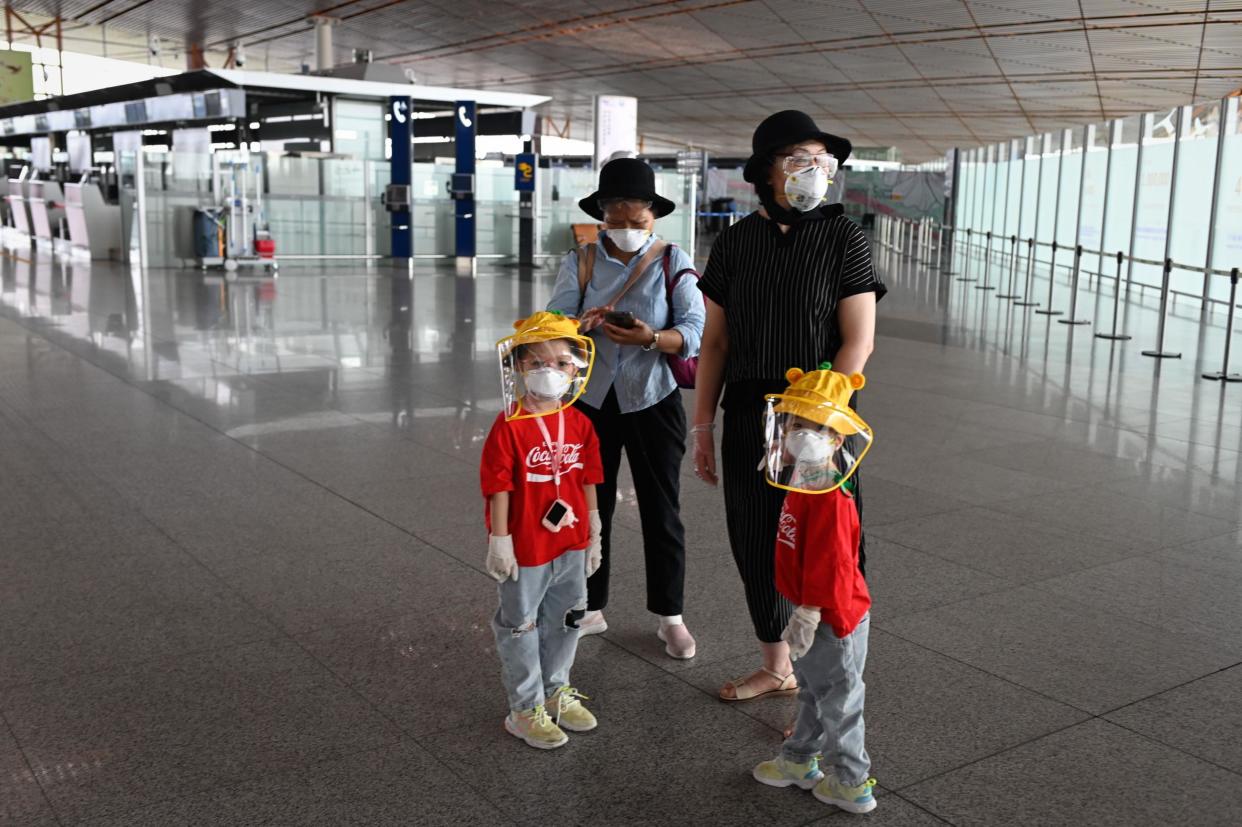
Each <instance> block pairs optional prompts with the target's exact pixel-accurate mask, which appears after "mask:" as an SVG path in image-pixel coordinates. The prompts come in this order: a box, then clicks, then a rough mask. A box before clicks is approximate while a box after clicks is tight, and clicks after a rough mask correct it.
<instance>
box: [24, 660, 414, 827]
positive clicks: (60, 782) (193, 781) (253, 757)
mask: <svg viewBox="0 0 1242 827" xmlns="http://www.w3.org/2000/svg"><path fill="white" fill-rule="evenodd" d="M0 710H2V711H3V713H4V716H5V718H6V719H7V720H8V721H9V722H10V724H11V725H12V727H13V730H14V732H15V734H16V736H17V738H18V740H19V742H20V743H21V746H22V749H23V750H24V751H25V754H26V756H27V757H28V759H29V761H30V763H31V765H32V766H33V768H34V771H35V773H36V774H37V775H39V777H40V778H42V779H44V783H45V786H46V790H47V795H48V797H49V798H50V800H51V802H52V804H53V806H54V807H55V808H56V810H57V813H58V814H59V815H60V816H61V817H62V818H64V819H67V820H78V819H81V818H84V817H86V816H97V815H106V814H110V813H118V812H124V811H126V810H130V809H134V808H137V807H140V806H142V805H144V804H150V803H154V802H157V801H161V800H164V799H169V798H176V797H180V796H183V795H187V794H190V793H193V792H196V791H198V790H203V789H208V788H210V787H212V786H215V785H218V784H221V783H226V782H230V781H233V782H236V781H240V780H244V779H246V778H251V777H254V776H256V775H259V774H263V773H270V772H275V771H279V770H286V769H291V768H295V767H299V766H303V765H306V764H310V763H312V762H315V761H322V760H325V759H329V758H334V757H339V756H342V755H347V754H350V753H354V752H359V751H361V750H366V749H373V748H377V747H380V746H382V745H384V744H391V743H395V742H396V740H397V731H396V729H395V728H394V727H393V726H392V725H391V724H389V723H388V721H386V720H385V719H384V718H382V717H381V716H380V715H378V714H377V713H376V712H375V711H374V710H373V709H372V708H371V706H370V705H369V704H367V703H366V702H365V701H363V700H362V699H360V698H359V697H358V696H357V695H355V694H354V693H353V692H352V691H350V690H349V689H347V688H346V687H344V686H343V685H342V684H341V683H340V682H339V681H337V680H336V679H335V678H333V677H332V676H331V675H330V674H328V673H327V672H326V671H325V670H324V669H323V667H322V666H321V665H319V664H318V663H317V662H315V661H314V660H312V659H311V658H310V657H309V656H307V655H306V653H305V652H303V651H302V650H301V649H300V648H298V647H296V646H295V645H293V644H292V643H290V642H264V643H256V644H250V645H246V646H240V647H237V648H234V649H228V650H223V651H217V652H211V653H206V654H200V655H192V656H187V657H184V658H167V659H163V660H159V661H155V662H149V663H145V664H141V665H138V666H133V667H129V668H127V669H123V670H117V671H113V672H108V673H101V674H96V675H91V676H88V677H84V678H77V679H73V680H69V681H62V682H60V683H52V684H42V685H40V686H37V687H29V688H22V689H12V690H7V691H5V692H3V693H0ZM70 765H73V766H76V767H79V768H80V771H79V772H77V773H74V772H68V771H64V770H65V768H67V767H69V766H70Z"/></svg>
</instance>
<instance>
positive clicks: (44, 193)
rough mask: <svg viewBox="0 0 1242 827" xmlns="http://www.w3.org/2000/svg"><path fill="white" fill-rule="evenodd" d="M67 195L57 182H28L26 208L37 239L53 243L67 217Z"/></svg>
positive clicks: (32, 230)
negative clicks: (57, 231) (61, 223)
mask: <svg viewBox="0 0 1242 827" xmlns="http://www.w3.org/2000/svg"><path fill="white" fill-rule="evenodd" d="M64 204H65V194H64V192H62V191H61V189H60V184H58V183H56V182H55V181H27V182H26V206H27V207H28V208H29V209H30V228H31V232H32V234H33V235H34V237H35V238H37V239H39V240H41V241H47V242H51V241H52V239H53V237H54V236H55V235H56V230H57V229H58V228H59V227H60V222H61V219H63V218H64V217H65V207H64Z"/></svg>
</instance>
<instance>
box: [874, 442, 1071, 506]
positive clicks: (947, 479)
mask: <svg viewBox="0 0 1242 827" xmlns="http://www.w3.org/2000/svg"><path fill="white" fill-rule="evenodd" d="M866 463H867V465H866V467H865V468H863V473H864V474H866V475H867V478H868V479H874V478H876V477H879V478H881V479H886V480H890V481H892V482H896V483H899V484H901V485H905V486H908V487H913V488H919V489H922V490H924V491H929V492H932V493H934V494H940V495H943V496H950V497H953V498H954V499H957V500H962V501H963V502H966V503H969V504H971V505H986V504H988V503H994V502H1003V501H1005V500H1012V499H1015V498H1028V497H1034V496H1037V495H1040V494H1045V493H1048V492H1051V491H1057V490H1060V489H1061V488H1063V487H1064V483H1063V482H1059V481H1057V480H1052V479H1049V478H1047V477H1041V476H1039V475H1037V474H1031V473H1027V472H1025V471H1017V470H1013V469H1010V468H1001V467H999V466H996V465H990V464H988V463H986V462H982V461H980V460H976V459H972V458H971V457H969V456H959V455H950V456H944V457H937V458H935V459H934V460H928V459H926V458H921V457H910V456H902V455H900V454H896V453H878V454H877V455H876V456H875V457H870V456H869V457H867V459H866ZM863 484H864V485H866V483H865V482H864V483H863ZM863 496H864V500H865V498H866V494H865V493H864V495H863Z"/></svg>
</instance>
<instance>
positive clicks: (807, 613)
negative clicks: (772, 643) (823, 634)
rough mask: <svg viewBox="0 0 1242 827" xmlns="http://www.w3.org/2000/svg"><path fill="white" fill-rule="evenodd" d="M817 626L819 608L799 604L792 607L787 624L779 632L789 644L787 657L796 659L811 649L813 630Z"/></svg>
mask: <svg viewBox="0 0 1242 827" xmlns="http://www.w3.org/2000/svg"><path fill="white" fill-rule="evenodd" d="M817 628H819V609H815V608H812V607H810V606H799V607H798V608H796V609H794V613H793V617H791V618H789V625H788V626H786V627H785V631H783V632H781V640H783V641H785V642H786V643H788V644H789V659H790V660H797V659H798V658H800V657H802V656H803V655H805V654H806V653H807V652H809V651H810V650H811V644H813V643H814V642H815V630H816V629H817Z"/></svg>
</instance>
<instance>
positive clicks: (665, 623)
mask: <svg viewBox="0 0 1242 827" xmlns="http://www.w3.org/2000/svg"><path fill="white" fill-rule="evenodd" d="M681 623H682V622H681V615H660V628H661V629H667V628H668V627H669V626H680V625H681Z"/></svg>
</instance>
